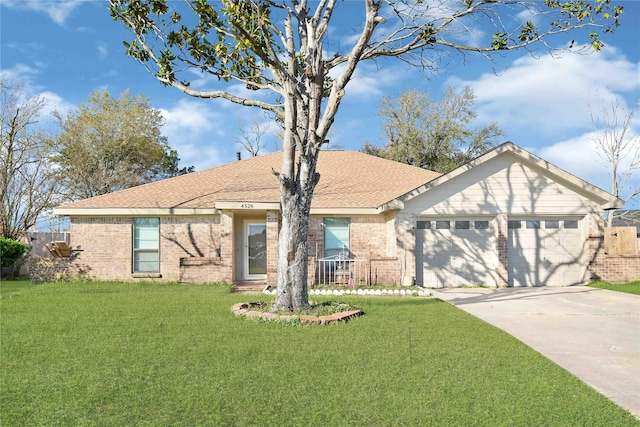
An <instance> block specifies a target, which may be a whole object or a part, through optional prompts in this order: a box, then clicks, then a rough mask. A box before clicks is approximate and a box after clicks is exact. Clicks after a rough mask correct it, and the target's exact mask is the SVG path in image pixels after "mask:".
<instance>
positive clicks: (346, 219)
mask: <svg viewBox="0 0 640 427" xmlns="http://www.w3.org/2000/svg"><path fill="white" fill-rule="evenodd" d="M334 221H335V222H336V223H338V222H344V223H346V227H344V224H343V226H342V227H341V228H342V229H344V228H346V231H347V239H346V240H347V243H346V245H345V244H344V241H343V240H342V239H341V238H339V237H337V236H335V234H334V237H336V240H338V241H339V242H340V243H342V247H340V248H338V247H328V246H327V242H328V241H329V240H332V239H327V233H328V232H330V229H331V228H333V227H334V226H335V225H336V224H331V225H329V224H328V222H334ZM322 224H323V228H324V233H323V236H322V237H323V246H324V248H323V256H324V258H338V257H340V255H341V254H344V253H346V255H347V257H348V258H351V218H350V217H325V218H323V220H322ZM345 246H346V247H345ZM328 251H331V252H330V253H331V254H329V252H328Z"/></svg>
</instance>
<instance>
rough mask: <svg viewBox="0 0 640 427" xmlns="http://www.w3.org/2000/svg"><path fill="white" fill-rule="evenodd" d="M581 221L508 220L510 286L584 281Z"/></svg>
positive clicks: (564, 219) (566, 283) (572, 283)
mask: <svg viewBox="0 0 640 427" xmlns="http://www.w3.org/2000/svg"><path fill="white" fill-rule="evenodd" d="M581 224H582V220H581V219H577V218H553V219H550V218H547V219H544V218H535V217H534V218H528V219H527V218H517V219H510V220H509V222H508V230H509V237H508V242H509V245H508V249H507V271H508V274H509V282H508V284H509V286H545V285H546V286H567V285H575V284H578V283H582V282H584V281H585V280H586V278H585V275H586V271H587V266H586V262H585V259H584V257H583V252H584V242H585V239H584V238H583V233H582V227H581Z"/></svg>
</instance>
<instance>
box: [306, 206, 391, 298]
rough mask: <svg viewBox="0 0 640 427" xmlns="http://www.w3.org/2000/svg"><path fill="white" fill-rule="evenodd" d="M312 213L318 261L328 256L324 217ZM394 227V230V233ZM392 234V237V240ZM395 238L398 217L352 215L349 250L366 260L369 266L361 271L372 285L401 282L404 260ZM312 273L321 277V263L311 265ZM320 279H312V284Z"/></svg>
mask: <svg viewBox="0 0 640 427" xmlns="http://www.w3.org/2000/svg"><path fill="white" fill-rule="evenodd" d="M328 217H331V216H330V215H326V216H320V215H318V216H316V215H314V216H312V217H311V219H310V221H309V255H310V257H313V259H314V261H315V260H317V259H321V258H323V257H324V225H323V224H324V218H328ZM390 230H391V231H392V232H390ZM390 236H391V237H392V240H391V242H389V238H390ZM395 245H396V241H395V216H394V215H393V214H388V215H357V216H351V217H350V224H349V250H350V252H351V255H352V257H353V258H355V259H359V260H365V261H366V265H365V267H364V268H362V270H359V271H361V272H362V274H364V275H365V276H366V277H364V278H362V279H363V280H365V281H366V283H369V284H377V283H384V284H388V285H392V284H398V283H400V280H401V277H400V262H399V258H398V256H397V251H396V250H395V248H396V246H395ZM309 274H310V275H313V276H317V279H318V280H320V279H321V275H319V274H318V271H317V265H315V264H311V263H310V264H309ZM316 283H317V280H315V279H314V280H313V281H312V280H311V279H310V280H309V284H310V286H312V285H315V284H316Z"/></svg>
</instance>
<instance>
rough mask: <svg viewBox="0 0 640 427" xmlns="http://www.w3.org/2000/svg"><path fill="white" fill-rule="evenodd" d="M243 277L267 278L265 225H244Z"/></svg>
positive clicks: (254, 222) (258, 223)
mask: <svg viewBox="0 0 640 427" xmlns="http://www.w3.org/2000/svg"><path fill="white" fill-rule="evenodd" d="M244 237H245V238H244V277H245V278H246V279H264V278H266V276H267V224H266V223H265V222H260V221H249V220H247V221H245V224H244Z"/></svg>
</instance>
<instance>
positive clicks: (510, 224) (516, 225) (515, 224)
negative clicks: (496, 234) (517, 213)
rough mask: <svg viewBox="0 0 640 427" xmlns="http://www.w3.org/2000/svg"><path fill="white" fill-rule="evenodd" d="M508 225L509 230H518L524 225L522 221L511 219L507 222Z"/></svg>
mask: <svg viewBox="0 0 640 427" xmlns="http://www.w3.org/2000/svg"><path fill="white" fill-rule="evenodd" d="M507 227H508V228H509V230H516V229H518V228H520V227H522V223H521V222H520V221H509V222H508V223H507Z"/></svg>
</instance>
